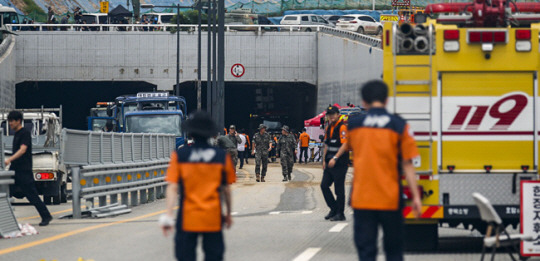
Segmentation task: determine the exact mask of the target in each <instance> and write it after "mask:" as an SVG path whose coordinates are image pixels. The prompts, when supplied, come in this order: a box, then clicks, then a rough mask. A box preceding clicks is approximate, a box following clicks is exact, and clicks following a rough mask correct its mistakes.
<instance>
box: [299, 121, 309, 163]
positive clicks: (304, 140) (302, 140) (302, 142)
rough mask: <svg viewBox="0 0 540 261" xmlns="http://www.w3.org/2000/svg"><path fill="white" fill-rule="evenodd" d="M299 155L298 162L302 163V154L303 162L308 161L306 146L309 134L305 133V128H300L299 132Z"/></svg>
mask: <svg viewBox="0 0 540 261" xmlns="http://www.w3.org/2000/svg"><path fill="white" fill-rule="evenodd" d="M299 140H300V142H299V143H300V155H299V156H298V163H302V155H304V163H305V164H307V162H308V147H309V135H308V134H307V133H306V128H304V129H303V130H302V134H300V138H299Z"/></svg>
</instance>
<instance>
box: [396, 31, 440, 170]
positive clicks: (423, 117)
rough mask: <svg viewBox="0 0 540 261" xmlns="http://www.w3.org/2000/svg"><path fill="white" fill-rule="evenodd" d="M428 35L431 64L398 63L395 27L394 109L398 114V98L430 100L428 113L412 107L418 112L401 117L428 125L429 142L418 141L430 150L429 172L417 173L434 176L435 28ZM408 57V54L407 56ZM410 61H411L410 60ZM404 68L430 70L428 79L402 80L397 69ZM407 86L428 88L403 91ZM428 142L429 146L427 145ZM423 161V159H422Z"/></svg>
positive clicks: (404, 113) (419, 146)
mask: <svg viewBox="0 0 540 261" xmlns="http://www.w3.org/2000/svg"><path fill="white" fill-rule="evenodd" d="M426 29H427V34H426V37H427V39H428V46H429V47H428V53H429V62H428V63H427V64H426V63H409V64H406V63H400V64H398V63H397V58H396V57H397V56H398V55H400V54H399V53H398V48H399V44H398V43H399V37H401V36H398V35H397V32H398V30H399V27H398V25H394V28H393V30H392V31H393V43H394V44H393V59H394V63H393V64H394V66H393V72H394V80H393V86H392V88H393V98H394V102H393V107H394V108H393V109H394V113H397V112H398V111H397V100H398V99H397V98H398V97H404V96H405V97H411V96H413V97H425V98H428V100H429V104H428V106H429V107H428V109H427V111H426V110H425V109H423V108H419V106H414V108H412V107H413V106H411V108H408V109H417V111H411V112H400V116H401V117H403V118H404V119H405V120H407V121H408V122H423V124H426V123H427V124H428V126H429V127H428V128H427V129H426V131H427V133H425V134H427V136H428V138H427V140H426V139H418V138H416V140H417V141H418V140H419V141H422V145H418V148H419V149H420V150H422V149H428V150H429V156H428V162H429V168H428V169H427V170H419V171H416V173H417V174H423V175H432V174H433V122H432V108H433V107H432V105H433V104H432V103H433V100H432V98H433V97H432V95H433V93H432V88H433V87H432V70H433V69H432V63H433V48H434V36H433V27H432V26H431V25H429V26H428V27H427V28H426ZM405 55H407V54H405ZM409 60H410V59H409ZM400 67H401V68H403V67H408V68H411V69H412V68H428V77H427V79H425V80H423V79H422V80H400V79H398V76H397V69H398V68H400ZM406 86H416V87H427V88H421V90H413V89H411V88H409V90H401V89H403V88H405V87H406ZM417 135H418V132H416V135H415V136H417ZM426 142H427V144H425V143H426ZM422 160H423V159H422Z"/></svg>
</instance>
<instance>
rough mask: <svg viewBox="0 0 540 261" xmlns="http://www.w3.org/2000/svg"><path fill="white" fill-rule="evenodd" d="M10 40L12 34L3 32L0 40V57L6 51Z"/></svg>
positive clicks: (11, 39)
mask: <svg viewBox="0 0 540 261" xmlns="http://www.w3.org/2000/svg"><path fill="white" fill-rule="evenodd" d="M12 41H13V35H11V34H4V39H3V40H2V43H0V57H2V56H3V55H4V54H5V53H6V52H7V50H8V49H9V46H10V45H11V42H12Z"/></svg>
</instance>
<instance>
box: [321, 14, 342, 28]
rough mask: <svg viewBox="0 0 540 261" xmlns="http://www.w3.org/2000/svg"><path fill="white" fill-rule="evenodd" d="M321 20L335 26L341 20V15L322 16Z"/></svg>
mask: <svg viewBox="0 0 540 261" xmlns="http://www.w3.org/2000/svg"><path fill="white" fill-rule="evenodd" d="M323 18H324V19H326V21H328V22H329V23H331V24H333V25H334V26H336V23H337V21H338V20H339V18H341V15H323Z"/></svg>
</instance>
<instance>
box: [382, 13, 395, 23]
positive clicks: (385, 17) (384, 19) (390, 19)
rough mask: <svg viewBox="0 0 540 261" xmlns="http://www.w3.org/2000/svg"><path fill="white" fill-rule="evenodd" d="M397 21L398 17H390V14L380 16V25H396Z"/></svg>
mask: <svg viewBox="0 0 540 261" xmlns="http://www.w3.org/2000/svg"><path fill="white" fill-rule="evenodd" d="M398 21H399V16H398V15H390V14H382V15H381V23H383V24H384V23H386V22H392V23H397V22H398Z"/></svg>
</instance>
